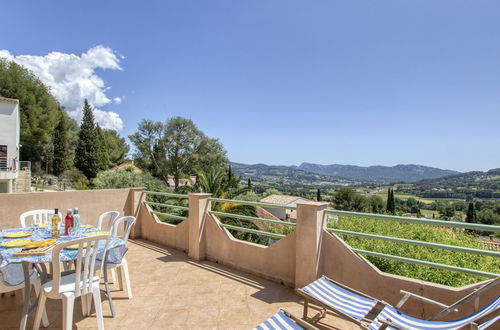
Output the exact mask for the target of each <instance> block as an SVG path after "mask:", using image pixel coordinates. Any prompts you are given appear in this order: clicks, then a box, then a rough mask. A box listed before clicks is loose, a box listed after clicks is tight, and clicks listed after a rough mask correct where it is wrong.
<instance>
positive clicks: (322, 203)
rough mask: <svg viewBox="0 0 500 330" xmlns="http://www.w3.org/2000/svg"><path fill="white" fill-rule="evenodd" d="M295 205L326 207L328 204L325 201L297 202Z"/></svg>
mask: <svg viewBox="0 0 500 330" xmlns="http://www.w3.org/2000/svg"><path fill="white" fill-rule="evenodd" d="M296 205H297V207H298V206H299V205H300V206H310V207H311V206H314V207H317V208H326V207H327V206H328V203H326V202H298V203H297V204H296Z"/></svg>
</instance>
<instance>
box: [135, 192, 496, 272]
mask: <svg viewBox="0 0 500 330" xmlns="http://www.w3.org/2000/svg"><path fill="white" fill-rule="evenodd" d="M144 194H146V195H148V194H149V195H156V196H166V197H170V198H178V199H187V198H188V195H181V194H174V193H162V192H153V191H144ZM208 200H209V201H211V202H214V203H231V204H238V205H248V206H259V207H263V208H276V209H282V210H283V209H284V210H296V207H295V206H289V205H280V204H273V203H262V202H252V201H243V200H232V199H223V198H215V197H209V198H208ZM144 203H146V204H148V205H150V206H157V207H164V208H170V209H178V210H182V211H186V210H188V206H184V205H175V204H169V203H163V202H161V203H160V202H156V201H145V202H144ZM153 213H155V214H158V215H161V216H165V217H171V218H173V219H178V220H185V219H186V217H184V216H179V215H175V214H171V213H166V212H160V211H153ZM208 213H209V214H211V215H214V216H217V217H220V218H221V220H224V218H230V219H238V220H243V221H248V222H250V223H253V224H255V223H259V222H261V223H269V224H272V225H282V226H291V227H295V226H296V223H294V222H290V221H281V220H275V219H266V218H261V217H255V216H249V215H243V214H236V213H229V212H222V211H216V210H210V211H208ZM324 213H325V215H337V216H356V217H363V218H369V219H377V220H388V221H395V222H405V223H414V224H421V225H429V226H438V227H445V228H458V229H466V230H475V231H486V232H495V233H496V232H500V226H493V225H484V224H478V223H466V222H456V221H443V220H430V219H421V218H410V217H402V216H392V215H385V214H372V213H361V212H351V211H340V210H332V209H326V210H325V211H324ZM220 226H221V227H223V228H226V229H229V230H233V231H239V232H243V233H250V234H255V235H258V236H265V237H269V238H272V239H280V238H283V237H285V236H286V235H285V234H283V233H276V232H271V231H265V230H260V228H259V229H254V228H248V227H243V226H236V225H233V224H227V223H221V224H220ZM326 230H327V231H328V232H331V233H335V234H340V235H346V236H354V237H360V238H365V239H373V240H382V241H386V242H393V243H399V244H404V245H414V246H423V247H427V248H433V249H441V250H448V251H456V252H461V253H471V254H476V255H483V256H488V257H493V258H500V252H498V251H494V250H486V249H484V250H482V249H478V248H470V247H462V246H455V245H448V244H441V243H432V242H426V241H419V240H413V239H403V238H398V237H390V236H383V235H375V234H369V233H363V232H359V231H349V230H343V229H336V228H327V229H326ZM351 249H352V250H353V251H354V252H356V253H359V254H362V255H367V256H373V257H378V258H383V259H389V260H395V261H399V262H406V263H412V264H416V265H421V266H427V267H434V268H440V269H445V270H450V271H456V272H462V273H466V274H471V275H478V276H484V277H497V276H500V274H497V273H492V272H486V271H481V270H476V269H470V268H465V267H457V266H452V265H447V264H441V263H436V262H430V261H425V260H420V259H413V258H408V257H403V256H398V255H393V254H387V253H381V252H377V251H369V250H364V249H358V248H353V247H351Z"/></svg>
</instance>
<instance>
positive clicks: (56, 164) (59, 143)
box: [52, 109, 69, 176]
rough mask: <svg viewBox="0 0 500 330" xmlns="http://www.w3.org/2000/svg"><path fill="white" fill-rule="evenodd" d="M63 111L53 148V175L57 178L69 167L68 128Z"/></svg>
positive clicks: (54, 137)
mask: <svg viewBox="0 0 500 330" xmlns="http://www.w3.org/2000/svg"><path fill="white" fill-rule="evenodd" d="M60 111H61V115H60V118H59V124H57V127H56V129H55V130H54V134H53V140H52V144H53V146H54V148H53V163H52V173H53V174H54V175H56V176H59V175H61V174H62V173H63V172H64V171H65V170H66V169H67V167H68V157H69V147H68V126H67V125H66V119H65V118H64V115H63V113H62V110H61V109H60Z"/></svg>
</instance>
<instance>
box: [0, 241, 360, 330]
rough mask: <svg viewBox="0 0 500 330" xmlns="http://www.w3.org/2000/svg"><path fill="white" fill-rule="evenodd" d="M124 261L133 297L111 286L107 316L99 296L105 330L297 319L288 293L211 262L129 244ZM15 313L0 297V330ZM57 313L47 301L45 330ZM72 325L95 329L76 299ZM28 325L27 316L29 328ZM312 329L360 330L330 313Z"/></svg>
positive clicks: (55, 304) (18, 299) (297, 301)
mask: <svg viewBox="0 0 500 330" xmlns="http://www.w3.org/2000/svg"><path fill="white" fill-rule="evenodd" d="M127 260H128V264H129V271H130V280H131V284H132V291H133V298H132V299H128V298H127V294H126V292H125V291H120V290H119V287H118V284H116V283H115V284H112V285H111V290H112V296H113V303H114V306H115V310H116V314H117V315H116V317H115V318H113V317H111V311H110V308H109V303H108V301H107V300H106V299H105V297H104V296H103V301H102V306H103V314H104V325H105V327H106V329H138V328H143V329H251V328H253V327H254V326H256V325H258V324H259V323H261V322H262V321H264V320H265V319H267V318H268V317H269V316H271V315H273V314H275V313H276V312H277V311H278V310H279V309H280V308H286V309H287V310H288V311H290V312H291V313H293V314H295V315H296V316H298V317H300V316H301V315H302V308H303V304H302V303H303V301H302V299H301V298H300V297H299V296H297V295H296V294H295V293H294V290H293V289H292V288H289V287H286V286H283V285H281V284H278V283H274V282H271V281H268V280H265V279H262V278H260V277H257V276H255V275H250V274H246V273H244V272H242V271H237V270H233V269H231V268H229V267H225V266H222V265H220V264H216V263H213V262H209V261H201V262H195V261H192V260H190V259H188V257H187V255H186V254H185V253H183V252H181V251H177V250H175V249H171V248H167V247H164V246H161V245H159V244H155V243H151V242H149V241H145V240H130V241H129V251H128V253H127ZM21 308H22V295H21V294H20V293H17V294H16V295H12V296H11V295H10V294H6V295H3V296H1V297H0V329H10V328H12V329H18V328H19V321H20V317H21ZM61 308H62V305H61V302H60V301H58V300H49V301H48V304H47V310H48V317H49V322H50V326H49V328H51V329H60V328H61V321H62V310H61ZM311 309H314V306H311ZM311 313H313V311H312V310H311ZM73 320H74V326H73V328H74V329H97V321H96V318H95V312H94V311H93V310H92V314H91V315H90V316H89V317H83V316H82V313H81V304H80V301H79V299H77V301H76V302H75V309H74V317H73ZM32 324H33V315H32V316H30V318H29V328H31V326H32ZM318 326H319V327H320V328H322V329H347V330H350V329H360V328H359V327H358V326H357V325H355V324H353V323H352V322H349V321H347V320H344V319H341V318H339V317H338V316H336V315H335V314H331V313H330V314H328V316H327V317H326V318H325V319H324V322H321V323H319V324H318Z"/></svg>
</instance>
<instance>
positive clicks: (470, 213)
mask: <svg viewBox="0 0 500 330" xmlns="http://www.w3.org/2000/svg"><path fill="white" fill-rule="evenodd" d="M465 222H469V223H474V222H476V210H475V209H474V203H473V202H470V203H469V207H468V208H467V216H466V217H465Z"/></svg>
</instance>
